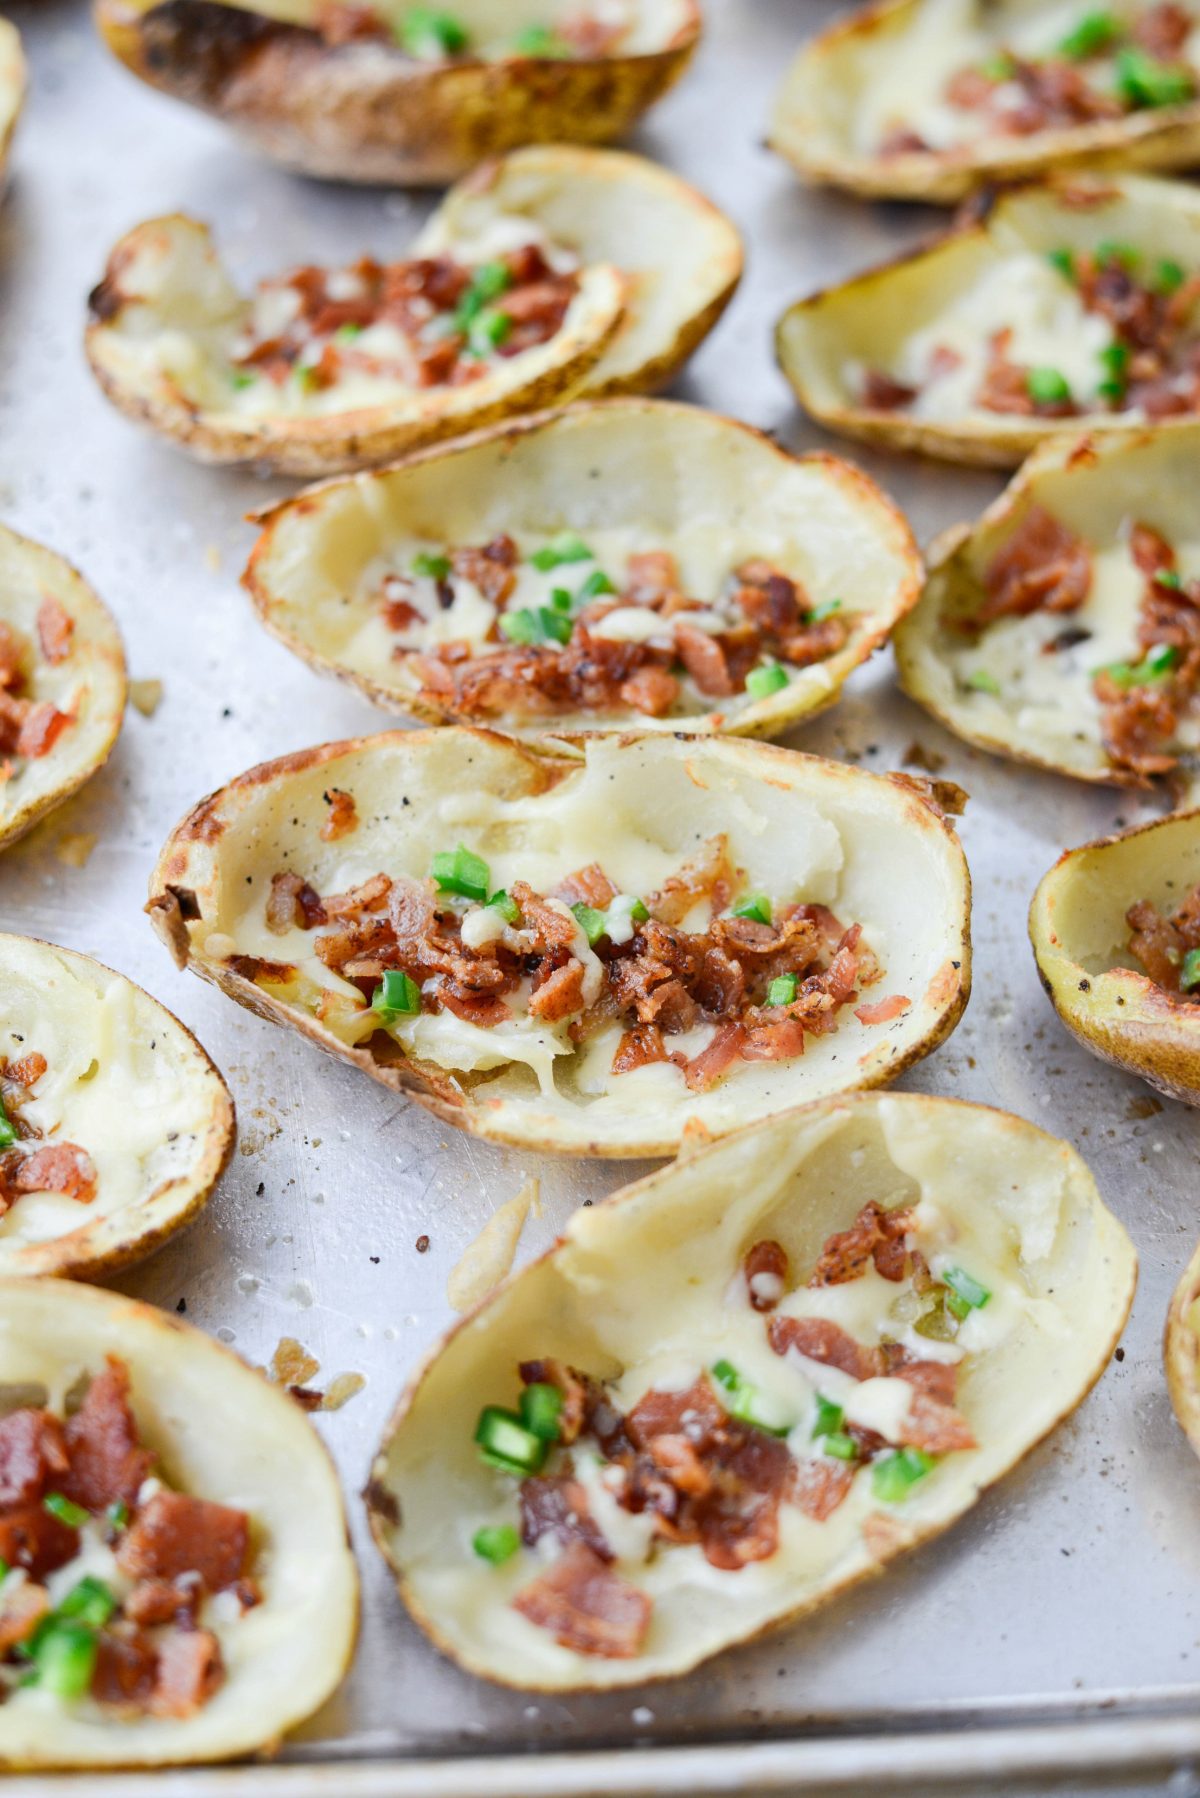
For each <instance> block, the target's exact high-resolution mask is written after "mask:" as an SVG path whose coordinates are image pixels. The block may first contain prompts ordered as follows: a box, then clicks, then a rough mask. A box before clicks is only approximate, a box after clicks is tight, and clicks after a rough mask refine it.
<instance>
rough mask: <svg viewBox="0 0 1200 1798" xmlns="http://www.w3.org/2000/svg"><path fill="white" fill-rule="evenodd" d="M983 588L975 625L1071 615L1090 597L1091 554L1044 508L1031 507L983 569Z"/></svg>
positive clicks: (1076, 537)
mask: <svg viewBox="0 0 1200 1798" xmlns="http://www.w3.org/2000/svg"><path fill="white" fill-rule="evenodd" d="M983 586H984V591H985V593H986V594H987V601H986V603H985V604H984V605H983V606H982V608H981V609H980V611H979V612H978V614H977V615H976V618H975V620H974V622H975V623H977V624H980V625H985V624H991V623H993V622H994V621H995V620H996V619H997V618H1008V617H1019V618H1024V617H1027V616H1028V615H1029V614H1030V613H1031V612H1039V611H1045V612H1074V611H1076V610H1077V609H1078V608H1079V607H1080V606H1081V605H1082V604H1083V602H1084V600H1085V599H1086V598H1087V596H1088V594H1089V593H1090V592H1091V587H1092V557H1091V551H1090V550H1089V549H1088V546H1087V544H1086V543H1085V542H1084V540H1083V539H1082V537H1079V536H1078V535H1077V534H1076V533H1075V532H1074V531H1072V530H1069V529H1068V527H1067V526H1066V525H1065V524H1063V523H1062V522H1061V520H1060V519H1057V518H1055V517H1054V516H1053V515H1052V514H1051V513H1050V512H1047V511H1046V509H1045V507H1044V506H1038V505H1031V506H1030V507H1029V508H1028V509H1027V511H1026V512H1025V514H1024V516H1023V518H1022V519H1021V522H1020V524H1019V525H1018V526H1017V529H1016V530H1015V531H1014V532H1013V534H1012V536H1011V537H1010V538H1009V539H1008V541H1007V542H1006V543H1005V544H1004V546H1003V548H1001V549H999V550H998V551H997V552H996V554H995V555H994V556H993V557H992V559H991V561H990V562H989V563H988V565H987V567H986V568H985V569H984V572H983Z"/></svg>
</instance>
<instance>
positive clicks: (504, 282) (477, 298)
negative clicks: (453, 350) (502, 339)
mask: <svg viewBox="0 0 1200 1798" xmlns="http://www.w3.org/2000/svg"><path fill="white" fill-rule="evenodd" d="M512 280H513V278H512V270H511V269H510V268H509V267H508V265H507V263H504V262H481V263H480V264H479V267H478V268H477V269H476V270H475V272H474V274H473V275H472V276H471V283H470V286H469V287H468V288H467V289H466V291H465V292H464V293H463V295H462V298H461V299H460V300H459V302H458V304H457V306H456V307H455V308H454V312H453V315H452V317H451V321H450V322H451V325H452V327H453V329H454V330H455V331H458V332H465V331H469V330H470V329H471V326H472V324H473V323H474V322H475V320H476V319H477V318H478V317H479V315H480V313H481V312H482V311H483V309H484V307H485V306H489V305H490V304H491V302H492V301H493V300H498V299H499V298H500V295H501V294H502V293H507V292H508V289H509V288H510V287H511V286H512Z"/></svg>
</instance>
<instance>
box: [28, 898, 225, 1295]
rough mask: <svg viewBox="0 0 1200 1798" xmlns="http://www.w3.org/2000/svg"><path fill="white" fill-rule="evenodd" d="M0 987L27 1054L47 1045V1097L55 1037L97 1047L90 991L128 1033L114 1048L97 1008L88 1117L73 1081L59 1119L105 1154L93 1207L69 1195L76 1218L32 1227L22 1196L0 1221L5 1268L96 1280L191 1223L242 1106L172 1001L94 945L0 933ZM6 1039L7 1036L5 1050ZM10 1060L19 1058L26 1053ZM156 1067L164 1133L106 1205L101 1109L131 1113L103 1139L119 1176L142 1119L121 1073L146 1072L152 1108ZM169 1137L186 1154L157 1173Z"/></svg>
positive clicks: (73, 1046) (68, 1045)
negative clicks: (157, 1158)
mask: <svg viewBox="0 0 1200 1798" xmlns="http://www.w3.org/2000/svg"><path fill="white" fill-rule="evenodd" d="M0 989H2V990H3V991H4V993H5V998H6V1003H5V1017H4V1026H3V1028H4V1029H6V1030H8V1031H11V1032H13V1034H14V1038H15V1041H14V1044H13V1047H14V1048H17V1047H18V1045H19V1050H20V1052H28V1051H30V1050H36V1051H38V1052H39V1053H42V1054H46V1053H47V1051H48V1052H49V1053H48V1054H47V1059H48V1061H49V1063H50V1066H49V1067H48V1069H47V1072H46V1073H45V1074H43V1075H42V1077H41V1080H40V1081H39V1082H38V1083H37V1085H36V1086H35V1088H34V1092H35V1097H38V1096H41V1094H40V1093H39V1092H38V1088H41V1089H42V1091H43V1092H44V1089H45V1088H46V1087H47V1086H51V1087H52V1086H53V1084H54V1081H55V1076H56V1073H58V1072H59V1071H60V1070H59V1068H58V1067H57V1065H56V1063H57V1059H58V1058H57V1057H56V1055H55V1052H54V1049H55V1044H56V1043H57V1044H58V1046H59V1048H60V1049H62V1050H65V1053H66V1055H67V1056H68V1057H71V1056H74V1057H75V1058H76V1059H77V1061H82V1060H85V1059H86V1057H85V1056H84V1053H83V1051H84V1049H85V1048H90V1046H91V1045H90V1044H89V1041H88V1038H87V1036H86V1033H85V1027H84V1023H83V1019H82V1017H81V1015H80V1013H81V1007H82V1005H84V1004H86V1003H87V1002H88V1001H90V999H91V997H92V996H93V995H95V997H96V998H97V999H98V1000H100V1002H101V1005H102V1006H103V1005H104V1004H107V1005H109V1006H110V1007H111V1008H112V1010H113V1012H114V1014H115V1016H116V1019H117V1029H118V1030H119V1032H120V1036H121V1041H122V1050H121V1053H120V1054H119V1055H118V1054H117V1053H115V1051H113V1049H112V1047H111V1043H110V1041H109V1040H108V1038H107V1037H106V1036H105V1035H104V1034H103V1012H101V1013H100V1014H99V1015H98V1016H97V1018H96V1020H95V1021H96V1022H97V1023H98V1024H99V1025H100V1026H101V1032H100V1035H99V1036H98V1038H97V1040H96V1042H95V1049H96V1055H95V1056H94V1057H93V1058H92V1059H93V1064H94V1067H95V1072H94V1073H93V1074H91V1075H90V1076H89V1077H88V1079H87V1082H86V1088H85V1091H84V1094H83V1097H82V1106H83V1112H82V1115H80V1095H79V1093H78V1090H76V1093H75V1094H74V1095H73V1096H72V1095H68V1096H67V1097H66V1098H65V1099H64V1101H63V1103H62V1106H61V1111H60V1115H59V1120H58V1131H57V1134H58V1136H59V1139H60V1140H62V1141H70V1142H73V1143H76V1144H77V1145H78V1146H79V1147H80V1148H82V1149H83V1150H84V1151H85V1152H87V1153H89V1154H90V1155H91V1156H92V1158H93V1160H94V1161H96V1162H97V1172H98V1191H97V1197H96V1198H95V1199H93V1200H92V1202H91V1203H90V1204H86V1205H85V1204H79V1203H77V1202H76V1201H73V1200H72V1201H67V1202H65V1204H64V1209H65V1210H66V1211H67V1212H68V1213H70V1212H72V1211H73V1213H74V1216H71V1217H70V1220H69V1221H70V1222H71V1223H72V1224H73V1225H74V1227H73V1228H70V1229H68V1230H66V1231H64V1232H60V1233H58V1234H48V1233H47V1232H46V1230H45V1228H44V1225H41V1224H39V1225H38V1226H37V1227H35V1228H33V1229H32V1230H30V1231H26V1230H25V1229H24V1228H23V1226H24V1223H25V1220H26V1218H27V1216H28V1212H29V1207H30V1203H31V1201H30V1199H29V1198H28V1197H27V1196H26V1197H22V1198H19V1199H18V1200H17V1201H16V1203H15V1204H14V1205H13V1207H12V1209H11V1211H9V1212H8V1213H7V1214H6V1215H5V1218H4V1222H3V1225H2V1226H0V1275H5V1276H8V1275H17V1274H21V1275H46V1274H54V1275H57V1276H60V1277H63V1276H70V1277H71V1278H88V1279H94V1278H96V1277H97V1276H98V1275H102V1274H103V1275H108V1274H111V1273H114V1272H115V1271H116V1270H117V1269H118V1268H121V1267H127V1266H128V1265H129V1264H130V1263H131V1262H135V1261H142V1260H144V1259H145V1258H146V1256H147V1255H152V1254H153V1253H154V1252H155V1250H156V1249H158V1248H160V1247H161V1246H162V1244H163V1243H164V1242H166V1241H167V1239H168V1238H169V1237H171V1236H173V1235H175V1233H176V1232H177V1231H179V1230H182V1229H184V1228H185V1227H186V1226H187V1225H188V1224H189V1223H191V1222H192V1221H193V1219H194V1218H195V1217H196V1216H197V1215H198V1214H199V1212H200V1211H201V1210H202V1209H203V1207H204V1205H205V1204H207V1202H208V1200H209V1198H210V1197H211V1196H212V1193H213V1190H214V1188H215V1187H216V1184H217V1182H218V1181H219V1180H220V1178H221V1175H222V1174H223V1173H224V1171H225V1169H226V1167H227V1166H228V1164H229V1158H230V1156H231V1155H232V1153H233V1144H234V1135H235V1130H234V1108H233V1100H232V1098H231V1097H230V1094H229V1089H228V1087H227V1086H226V1084H225V1081H224V1079H223V1077H222V1075H221V1073H220V1070H219V1069H218V1068H217V1067H216V1066H215V1064H214V1063H213V1062H212V1060H211V1059H210V1058H209V1056H208V1055H207V1054H206V1053H205V1051H204V1049H203V1048H202V1047H201V1045H200V1044H199V1043H198V1042H197V1041H196V1039H195V1037H194V1036H193V1035H192V1033H191V1031H190V1030H188V1029H187V1027H186V1026H185V1025H184V1024H181V1023H180V1022H179V1019H178V1018H176V1017H175V1016H174V1015H173V1014H172V1013H171V1012H169V1011H168V1010H167V1008H166V1006H165V1005H160V1004H159V1002H158V1000H157V999H154V998H152V997H151V996H150V994H149V993H147V992H145V991H143V989H142V988H141V987H139V986H137V985H136V984H135V983H134V982H133V981H132V980H129V979H127V978H126V976H125V975H123V974H118V973H116V972H115V971H114V970H113V969H112V968H108V967H105V966H104V965H103V963H101V962H98V961H94V960H93V959H92V957H91V956H89V955H80V954H78V953H77V952H76V951H74V950H71V949H63V948H60V947H59V946H58V945H57V944H55V943H44V942H41V941H39V940H38V939H37V938H35V937H25V936H11V935H8V934H0ZM56 1023H57V1026H58V1028H57V1030H56V1029H55V1024H56ZM81 1045H82V1046H81ZM7 1048H8V1044H7V1043H5V1042H4V1041H3V1040H2V1039H0V1055H2V1054H3V1053H4V1052H5V1051H6V1049H7ZM11 1059H19V1054H13V1055H12V1057H11ZM135 1061H136V1063H137V1071H136V1073H135V1072H134V1066H135ZM126 1069H128V1072H126V1071H125V1070H126ZM114 1070H115V1071H114ZM160 1075H161V1077H162V1079H163V1085H164V1090H163V1094H162V1096H161V1098H160V1100H159V1103H158V1106H157V1107H156V1113H157V1117H158V1118H160V1119H161V1129H160V1130H159V1132H158V1135H159V1141H158V1142H157V1143H151V1142H150V1141H149V1139H146V1142H145V1155H144V1160H145V1174H144V1175H143V1177H142V1179H141V1181H140V1183H139V1184H138V1187H137V1190H136V1191H135V1192H134V1193H133V1195H132V1196H131V1197H130V1198H128V1199H127V1200H126V1202H125V1203H123V1204H121V1205H119V1206H117V1207H110V1206H108V1205H106V1204H105V1203H104V1197H105V1184H106V1179H107V1178H108V1170H109V1165H110V1164H109V1161H108V1159H107V1158H106V1157H105V1155H104V1154H103V1153H102V1152H101V1146H100V1144H98V1143H97V1141H95V1140H94V1139H93V1137H92V1135H91V1134H90V1129H91V1128H92V1127H94V1124H95V1115H96V1111H97V1110H99V1111H100V1112H101V1113H102V1114H103V1113H104V1112H105V1111H107V1112H108V1114H109V1115H110V1116H111V1117H113V1118H121V1117H124V1118H125V1119H126V1120H127V1121H126V1124H125V1125H124V1126H121V1127H119V1129H118V1132H117V1134H116V1138H115V1140H114V1141H113V1142H111V1143H106V1144H104V1148H105V1149H106V1150H109V1151H110V1153H111V1156H112V1177H113V1178H114V1179H119V1178H120V1176H121V1175H122V1173H123V1172H124V1169H123V1167H122V1165H121V1163H122V1158H123V1156H124V1155H125V1154H126V1153H128V1154H131V1155H132V1154H135V1153H137V1151H136V1150H135V1148H134V1146H133V1145H134V1141H135V1135H136V1125H135V1124H134V1123H132V1122H130V1121H129V1120H130V1117H131V1112H130V1108H129V1105H128V1100H129V1098H130V1095H129V1094H128V1093H124V1094H123V1093H122V1090H121V1088H122V1081H123V1080H135V1079H136V1080H137V1081H138V1083H139V1085H140V1086H141V1088H142V1089H143V1090H142V1093H141V1100H142V1109H144V1108H145V1105H144V1101H145V1096H146V1091H147V1090H148V1089H150V1088H151V1087H152V1086H153V1083H154V1081H155V1079H157V1078H159V1076H160ZM97 1082H99V1084H98V1085H97V1084H96V1083H97ZM79 1084H80V1085H83V1083H82V1082H80V1083H79ZM136 1110H137V1107H134V1112H136ZM89 1117H90V1119H91V1125H89V1121H88V1120H89ZM168 1145H169V1149H170V1154H171V1156H172V1157H178V1161H177V1165H173V1166H172V1167H171V1168H170V1169H169V1171H168V1170H166V1169H164V1170H162V1171H161V1172H160V1173H159V1174H156V1173H155V1172H154V1171H153V1170H152V1168H151V1166H150V1163H151V1161H152V1158H153V1157H154V1155H155V1153H156V1152H157V1153H158V1154H160V1155H161V1154H162V1153H163V1152H164V1151H166V1150H167V1149H168ZM139 1159H141V1157H140V1156H139ZM23 1208H24V1209H23ZM76 1220H77V1221H76Z"/></svg>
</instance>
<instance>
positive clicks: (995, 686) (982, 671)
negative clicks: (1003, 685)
mask: <svg viewBox="0 0 1200 1798" xmlns="http://www.w3.org/2000/svg"><path fill="white" fill-rule="evenodd" d="M966 684H967V686H968V687H970V688H972V689H973V691H974V692H976V693H993V694H995V696H996V697H997V698H999V696H1000V682H999V681H998V680H997V679H996V677H995V675H994V674H989V673H988V672H987V669H986V668H977V669H976V670H975V672H974V674H968V676H967V680H966Z"/></svg>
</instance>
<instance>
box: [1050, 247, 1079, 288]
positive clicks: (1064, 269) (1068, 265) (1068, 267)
mask: <svg viewBox="0 0 1200 1798" xmlns="http://www.w3.org/2000/svg"><path fill="white" fill-rule="evenodd" d="M1046 261H1047V262H1048V263H1049V264H1050V266H1051V268H1056V269H1057V270H1058V272H1059V274H1060V275H1062V277H1063V279H1064V280H1066V281H1073V280H1074V279H1075V256H1074V252H1073V251H1071V250H1047V251H1046Z"/></svg>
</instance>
